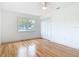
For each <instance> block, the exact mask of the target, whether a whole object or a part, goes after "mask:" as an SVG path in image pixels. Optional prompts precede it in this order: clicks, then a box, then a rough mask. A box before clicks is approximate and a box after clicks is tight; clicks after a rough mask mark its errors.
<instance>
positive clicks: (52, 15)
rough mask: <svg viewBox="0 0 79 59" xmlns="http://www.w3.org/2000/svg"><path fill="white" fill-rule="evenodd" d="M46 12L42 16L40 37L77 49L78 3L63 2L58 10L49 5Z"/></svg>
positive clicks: (78, 27) (78, 35) (78, 44)
mask: <svg viewBox="0 0 79 59" xmlns="http://www.w3.org/2000/svg"><path fill="white" fill-rule="evenodd" d="M63 5H64V4H63ZM58 7H59V6H58ZM46 12H48V13H47V14H48V15H47V16H46V15H45V17H42V19H43V20H42V24H41V34H42V37H43V38H46V39H49V40H50V41H52V42H57V43H60V44H63V45H67V46H70V47H73V48H77V49H79V3H77V5H76V3H75V4H73V3H72V4H69V5H68V4H66V3H65V6H62V5H60V9H58V10H57V9H56V8H55V9H53V7H51V8H50V11H49V10H47V11H46ZM43 16H44V15H43Z"/></svg>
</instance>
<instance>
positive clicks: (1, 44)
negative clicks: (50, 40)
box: [1, 37, 42, 45]
mask: <svg viewBox="0 0 79 59" xmlns="http://www.w3.org/2000/svg"><path fill="white" fill-rule="evenodd" d="M35 39H42V37H35V38H31V39H22V40H18V41H12V42H5V43H1V45H3V44H10V43H16V42H22V41H29V40H35Z"/></svg>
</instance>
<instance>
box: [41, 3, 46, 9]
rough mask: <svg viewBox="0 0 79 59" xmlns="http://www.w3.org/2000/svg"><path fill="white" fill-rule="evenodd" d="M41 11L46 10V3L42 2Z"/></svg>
mask: <svg viewBox="0 0 79 59" xmlns="http://www.w3.org/2000/svg"><path fill="white" fill-rule="evenodd" d="M42 9H43V10H46V9H47V2H43V3H42Z"/></svg>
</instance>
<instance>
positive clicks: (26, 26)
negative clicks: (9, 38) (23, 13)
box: [18, 17, 35, 31]
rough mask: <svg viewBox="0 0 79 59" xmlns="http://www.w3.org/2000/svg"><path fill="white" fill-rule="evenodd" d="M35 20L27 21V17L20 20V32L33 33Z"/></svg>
mask: <svg viewBox="0 0 79 59" xmlns="http://www.w3.org/2000/svg"><path fill="white" fill-rule="evenodd" d="M34 24H35V20H31V19H27V18H25V17H22V18H19V19H18V31H32V30H33V28H34Z"/></svg>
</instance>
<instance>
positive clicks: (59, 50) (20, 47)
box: [0, 39, 79, 57]
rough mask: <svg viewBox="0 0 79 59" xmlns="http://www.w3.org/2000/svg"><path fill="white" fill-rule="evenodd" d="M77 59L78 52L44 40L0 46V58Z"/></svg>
mask: <svg viewBox="0 0 79 59" xmlns="http://www.w3.org/2000/svg"><path fill="white" fill-rule="evenodd" d="M71 56H72V57H79V50H77V49H74V48H70V47H67V46H64V45H61V44H57V43H54V42H50V41H48V40H44V39H35V40H28V41H21V42H16V43H9V44H2V45H1V46H0V57H71Z"/></svg>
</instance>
